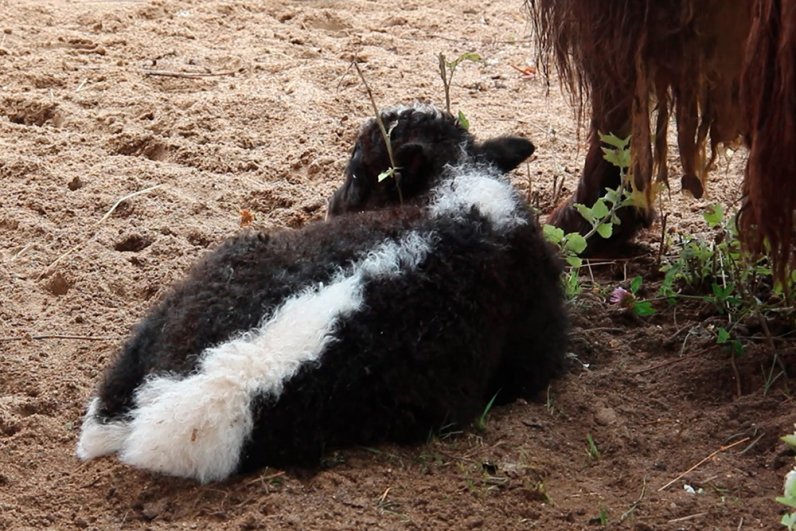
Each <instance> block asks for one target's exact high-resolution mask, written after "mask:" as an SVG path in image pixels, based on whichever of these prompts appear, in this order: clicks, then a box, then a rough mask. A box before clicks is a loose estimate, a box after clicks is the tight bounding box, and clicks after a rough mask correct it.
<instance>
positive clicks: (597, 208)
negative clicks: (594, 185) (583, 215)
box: [591, 198, 608, 219]
mask: <svg viewBox="0 0 796 531" xmlns="http://www.w3.org/2000/svg"><path fill="white" fill-rule="evenodd" d="M591 213H592V215H594V217H595V218H598V219H602V218H604V217H606V216H608V207H607V206H606V205H605V201H603V200H602V198H600V199H598V200H597V201H595V202H594V206H593V207H591Z"/></svg>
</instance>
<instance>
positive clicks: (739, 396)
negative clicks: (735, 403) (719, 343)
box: [730, 353, 741, 398]
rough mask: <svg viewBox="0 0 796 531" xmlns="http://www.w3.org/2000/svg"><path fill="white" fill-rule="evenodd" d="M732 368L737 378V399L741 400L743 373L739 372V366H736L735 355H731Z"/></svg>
mask: <svg viewBox="0 0 796 531" xmlns="http://www.w3.org/2000/svg"><path fill="white" fill-rule="evenodd" d="M730 367H732V374H733V376H735V398H741V373H739V372H738V365H736V364H735V354H733V353H730Z"/></svg>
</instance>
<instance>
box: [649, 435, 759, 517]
mask: <svg viewBox="0 0 796 531" xmlns="http://www.w3.org/2000/svg"><path fill="white" fill-rule="evenodd" d="M748 440H749V437H744V438H743V439H741V440H739V441H735V442H734V443H732V444H728V445H726V446H722V447H721V448H719V449H718V450H716V451H714V452H712V453H711V454H710V455H709V456H707V457H706V458H704V459H702V460H701V461H700V462H699V463H697V464H695V465H694V466H692V467H691V468H689V469H688V470H686V471H685V472H683V473H681V474H678V476H677V477H676V478H674V479H673V480H671V481H670V482H669V483H667V484H666V485H664V486H663V487H661V488H659V489H658V492H661V491H662V490H665V489H666V488H668V487H670V486H672V485H673V484H674V483H675V482H676V481H677V480H678V479H681V478H682V477H683V476H685V475H686V474H688V473H689V472H692V471H694V470H696V469H697V468H699V467H700V466H702V465H703V464H704V463H706V462H707V461H709V460H711V459H712V458H713V457H715V456H716V455H718V454H720V453H721V452H725V451H727V450H729V449H730V448H732V447H733V446H738V445H739V444H741V443H745V442H746V441H748ZM672 521H674V520H672Z"/></svg>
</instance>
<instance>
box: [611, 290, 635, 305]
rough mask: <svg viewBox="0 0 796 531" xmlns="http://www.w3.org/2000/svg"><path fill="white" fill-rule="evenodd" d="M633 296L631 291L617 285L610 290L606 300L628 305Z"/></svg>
mask: <svg viewBox="0 0 796 531" xmlns="http://www.w3.org/2000/svg"><path fill="white" fill-rule="evenodd" d="M633 298H634V297H633V294H632V293H630V292H629V291H627V290H626V289H625V288H623V287H621V286H619V287H617V288H616V289H615V290H614V291H612V292H611V297H610V298H609V299H608V302H610V303H611V304H619V305H620V306H628V305H629V304H630V303H631V302H633Z"/></svg>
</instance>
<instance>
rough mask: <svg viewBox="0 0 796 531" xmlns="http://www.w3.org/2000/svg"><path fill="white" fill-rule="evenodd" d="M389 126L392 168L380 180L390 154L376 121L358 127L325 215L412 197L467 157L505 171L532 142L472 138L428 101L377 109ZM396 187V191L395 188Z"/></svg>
mask: <svg viewBox="0 0 796 531" xmlns="http://www.w3.org/2000/svg"><path fill="white" fill-rule="evenodd" d="M381 119H382V121H383V122H384V126H385V128H386V129H387V131H388V132H389V137H390V144H391V146H392V151H393V158H394V159H395V166H396V170H397V171H396V172H395V174H394V175H393V176H390V177H387V178H386V179H382V180H381V181H379V175H380V174H382V173H383V172H385V171H387V170H388V169H389V168H390V158H389V155H388V153H387V147H386V145H385V143H384V138H383V137H382V134H381V131H380V130H379V125H378V123H377V122H376V120H375V119H370V120H369V121H368V122H367V123H365V125H364V126H363V127H362V130H361V131H360V133H359V137H358V138H357V141H356V144H355V145H354V149H353V151H352V152H351V159H350V160H349V162H348V167H347V168H346V180H345V183H343V185H342V186H341V187H340V188H339V189H338V190H337V191H336V192H335V193H334V195H332V198H331V200H330V201H329V208H328V211H327V217H333V216H338V215H340V214H344V213H346V212H361V211H364V210H376V209H379V208H384V207H386V206H390V205H396V204H398V203H399V202H400V201H401V199H403V201H404V202H406V203H412V202H415V201H418V200H419V199H422V198H423V197H425V196H426V195H427V194H428V192H429V190H431V188H433V187H434V185H435V184H437V181H438V180H439V178H440V176H441V175H442V173H443V169H444V168H445V166H446V165H455V164H457V163H460V162H465V161H472V162H482V163H489V164H493V165H495V166H497V168H498V169H500V171H502V172H504V173H505V172H509V171H511V170H513V169H514V168H516V167H517V166H518V165H519V164H520V163H521V162H522V161H524V160H525V159H527V158H528V157H530V156H531V154H532V153H533V151H534V146H533V144H531V143H530V142H529V141H528V140H526V139H525V138H521V137H512V136H505V137H498V138H494V139H490V140H487V141H485V142H476V140H475V139H474V138H473V135H471V134H470V133H469V132H467V130H466V129H464V128H463V127H462V126H461V124H459V122H458V121H457V120H456V118H454V117H453V116H451V115H450V114H449V113H447V112H444V111H440V110H438V109H436V108H434V107H432V106H430V105H414V106H411V107H395V108H392V109H387V110H384V111H382V112H381ZM399 188H400V193H399Z"/></svg>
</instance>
